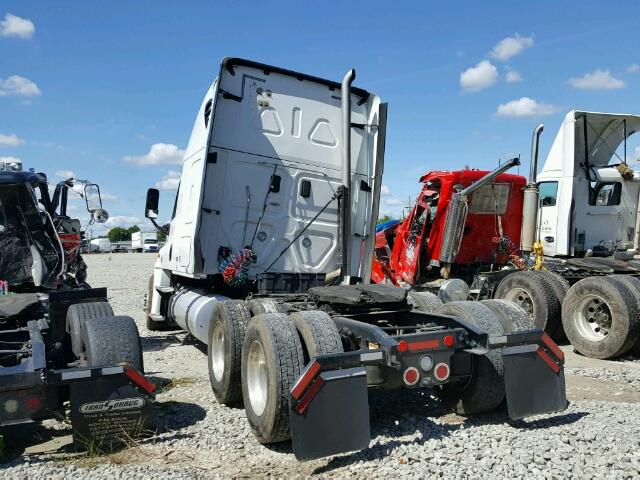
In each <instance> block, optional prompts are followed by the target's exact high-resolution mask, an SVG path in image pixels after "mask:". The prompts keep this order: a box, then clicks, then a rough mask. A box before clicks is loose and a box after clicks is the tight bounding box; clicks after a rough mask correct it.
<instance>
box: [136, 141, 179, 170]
mask: <svg viewBox="0 0 640 480" xmlns="http://www.w3.org/2000/svg"><path fill="white" fill-rule="evenodd" d="M183 157H184V150H181V149H180V148H178V147H177V146H176V145H173V144H171V143H154V144H153V145H151V148H150V149H149V152H148V153H147V154H146V155H140V156H136V157H133V156H127V157H124V161H125V162H129V163H135V164H136V165H180V164H181V163H182V158H183Z"/></svg>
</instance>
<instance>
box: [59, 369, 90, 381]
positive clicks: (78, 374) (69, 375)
mask: <svg viewBox="0 0 640 480" xmlns="http://www.w3.org/2000/svg"><path fill="white" fill-rule="evenodd" d="M89 377H91V370H78V371H75V372H62V373H61V374H60V378H61V379H62V380H73V379H75V378H89Z"/></svg>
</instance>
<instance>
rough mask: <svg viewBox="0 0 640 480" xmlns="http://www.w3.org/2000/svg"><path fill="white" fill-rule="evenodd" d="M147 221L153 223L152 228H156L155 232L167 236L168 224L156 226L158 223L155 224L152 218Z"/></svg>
mask: <svg viewBox="0 0 640 480" xmlns="http://www.w3.org/2000/svg"><path fill="white" fill-rule="evenodd" d="M149 220H151V223H153V226H154V227H156V230H158V231H159V232H160V233H162V234H164V235H169V224H168V223H167V224H165V225H158V222H156V221H155V220H154V219H153V218H150V219H149Z"/></svg>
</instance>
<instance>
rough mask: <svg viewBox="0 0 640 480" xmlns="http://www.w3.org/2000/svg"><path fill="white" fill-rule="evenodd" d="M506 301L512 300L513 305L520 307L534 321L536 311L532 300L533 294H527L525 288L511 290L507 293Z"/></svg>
mask: <svg viewBox="0 0 640 480" xmlns="http://www.w3.org/2000/svg"><path fill="white" fill-rule="evenodd" d="M505 300H510V301H512V302H513V303H516V304H517V305H519V306H520V307H521V308H522V309H523V310H524V311H525V312H527V315H529V318H530V319H532V320H533V319H534V318H533V315H534V313H535V312H534V311H533V310H534V309H533V300H532V299H531V294H530V293H529V292H527V291H526V290H525V289H523V288H514V289H513V290H509V292H508V293H507V295H506V297H505Z"/></svg>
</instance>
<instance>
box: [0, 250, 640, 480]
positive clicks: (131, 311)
mask: <svg viewBox="0 0 640 480" xmlns="http://www.w3.org/2000/svg"><path fill="white" fill-rule="evenodd" d="M86 260H87V263H88V265H89V272H90V273H89V281H90V283H92V285H93V286H107V287H108V288H109V296H110V301H111V303H112V305H113V308H114V311H115V312H116V313H117V314H126V315H131V316H132V317H134V318H135V319H136V321H137V323H138V326H139V329H140V333H141V334H142V336H143V348H144V350H145V353H144V361H145V368H146V371H147V375H149V376H150V377H151V378H152V380H153V381H154V382H155V383H156V384H158V385H161V386H162V387H161V388H162V390H161V393H160V394H158V395H157V402H158V406H157V412H158V414H157V429H158V433H157V434H156V435H155V436H153V437H152V438H149V439H146V440H143V441H140V442H139V443H137V444H135V445H132V447H131V448H129V449H127V450H124V451H122V452H118V453H115V454H112V455H108V456H105V457H97V458H87V457H85V456H78V455H74V454H72V453H70V452H71V450H70V448H69V447H68V444H69V441H70V428H69V426H68V425H64V424H60V423H58V422H53V421H47V422H45V424H44V425H43V426H40V427H31V428H30V429H22V430H19V431H12V432H9V433H7V438H8V442H10V445H11V446H13V447H14V448H15V449H17V451H18V453H19V455H18V456H17V457H16V458H15V459H14V460H12V461H11V462H9V463H7V464H5V465H4V466H3V467H4V471H3V472H2V473H1V476H2V478H20V479H27V478H29V479H34V478H52V479H53V478H97V477H100V478H127V479H133V478H151V477H156V478H163V479H164V478H216V477H264V476H274V477H307V476H311V475H321V476H329V477H334V476H335V477H347V476H358V477H367V478H370V477H376V478H397V477H416V478H424V477H431V476H433V477H443V478H524V477H539V478H567V477H572V478H596V477H597V478H633V477H639V476H640V364H639V363H638V362H637V361H636V360H635V359H627V361H624V362H600V361H594V360H591V359H585V358H584V357H578V356H577V355H575V354H573V353H572V351H571V348H570V347H563V348H564V350H565V352H566V353H567V356H568V364H567V385H568V392H569V397H570V400H571V401H572V403H571V405H570V407H569V408H568V409H567V410H566V411H565V412H562V413H560V414H557V415H544V416H539V417H536V418H532V419H528V420H527V421H526V422H519V423H513V422H509V421H508V419H507V417H506V415H505V414H502V413H498V414H492V415H482V416H477V417H473V418H464V417H461V416H458V415H455V414H452V413H449V412H447V411H445V410H444V409H443V408H441V406H440V405H439V404H438V403H437V402H436V401H435V400H433V399H432V398H430V397H429V395H428V394H425V393H423V392H415V391H414V392H400V393H397V394H392V395H389V394H387V395H380V394H377V393H372V394H371V395H370V404H371V419H372V420H371V429H372V438H373V440H372V442H371V445H370V448H369V449H368V450H366V451H363V452H358V453H353V454H347V455H342V456H337V457H333V458H329V459H324V460H319V461H314V462H308V463H298V462H297V461H296V460H295V458H294V457H293V454H292V453H291V446H290V444H288V443H284V444H279V445H275V446H270V447H266V446H262V445H260V444H259V443H258V442H257V441H256V440H255V439H254V438H253V436H252V435H251V432H250V430H249V427H248V424H247V422H246V419H245V415H244V412H243V410H242V409H240V408H228V407H223V406H220V405H218V404H217V403H216V402H215V400H214V397H213V394H212V393H211V389H210V387H209V381H208V374H207V365H206V349H205V348H204V347H203V345H201V344H198V343H197V342H196V341H193V340H191V339H189V338H188V337H187V336H186V335H185V334H183V333H176V332H160V333H158V332H148V331H147V330H146V329H145V328H144V314H143V312H142V306H143V298H144V295H145V293H146V288H147V282H148V278H149V275H150V273H151V269H152V265H153V262H154V261H155V255H148V254H113V255H112V256H109V255H88V256H87V259H86Z"/></svg>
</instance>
